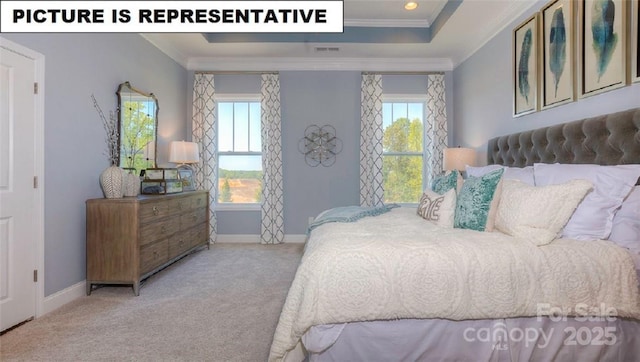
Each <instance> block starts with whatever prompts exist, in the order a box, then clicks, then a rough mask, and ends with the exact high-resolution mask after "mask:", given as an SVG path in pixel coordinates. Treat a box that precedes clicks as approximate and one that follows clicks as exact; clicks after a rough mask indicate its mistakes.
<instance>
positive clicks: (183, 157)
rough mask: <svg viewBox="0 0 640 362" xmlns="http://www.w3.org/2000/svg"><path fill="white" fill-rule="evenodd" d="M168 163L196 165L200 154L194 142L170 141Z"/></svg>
mask: <svg viewBox="0 0 640 362" xmlns="http://www.w3.org/2000/svg"><path fill="white" fill-rule="evenodd" d="M169 162H173V163H198V162H200V153H199V152H198V144H197V143H195V142H185V141H172V142H171V145H170V147H169Z"/></svg>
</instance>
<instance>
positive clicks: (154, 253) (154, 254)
mask: <svg viewBox="0 0 640 362" xmlns="http://www.w3.org/2000/svg"><path fill="white" fill-rule="evenodd" d="M153 258H154V259H158V252H157V251H155V250H154V251H153Z"/></svg>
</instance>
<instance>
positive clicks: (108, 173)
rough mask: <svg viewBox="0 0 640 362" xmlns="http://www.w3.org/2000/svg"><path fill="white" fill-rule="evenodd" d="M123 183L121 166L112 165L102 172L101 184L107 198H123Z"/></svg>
mask: <svg viewBox="0 0 640 362" xmlns="http://www.w3.org/2000/svg"><path fill="white" fill-rule="evenodd" d="M122 185H123V182H122V169H121V168H120V167H118V166H116V165H111V166H109V167H107V169H105V170H104V171H102V173H101V174H100V186H101V187H102V192H103V193H104V197H106V198H107V199H118V198H121V197H122V195H123V190H122V188H123V187H122Z"/></svg>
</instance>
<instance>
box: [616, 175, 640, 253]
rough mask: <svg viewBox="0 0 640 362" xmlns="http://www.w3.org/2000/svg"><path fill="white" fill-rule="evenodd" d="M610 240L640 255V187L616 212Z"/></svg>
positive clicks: (635, 188)
mask: <svg viewBox="0 0 640 362" xmlns="http://www.w3.org/2000/svg"><path fill="white" fill-rule="evenodd" d="M609 240H611V241H613V242H614V243H616V244H618V245H620V246H622V247H625V248H627V249H629V250H631V251H633V252H634V253H636V254H639V255H640V186H636V187H634V188H633V190H632V191H631V193H630V194H629V196H627V198H626V199H625V200H624V202H623V203H622V206H621V207H620V210H618V212H616V216H614V218H613V227H612V228H611V235H610V236H609Z"/></svg>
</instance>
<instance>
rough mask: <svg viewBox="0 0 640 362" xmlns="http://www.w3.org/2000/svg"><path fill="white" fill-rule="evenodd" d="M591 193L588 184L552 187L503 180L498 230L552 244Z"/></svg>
mask: <svg viewBox="0 0 640 362" xmlns="http://www.w3.org/2000/svg"><path fill="white" fill-rule="evenodd" d="M591 189H592V184H591V182H589V181H586V180H572V181H569V182H567V183H564V184H558V185H549V186H531V185H528V184H526V183H524V182H522V181H519V180H504V182H503V185H502V198H501V199H500V204H499V205H498V215H497V217H496V225H495V226H496V229H498V230H499V231H502V232H503V233H505V234H508V235H511V236H514V237H517V238H521V239H526V240H527V241H530V242H532V243H533V244H535V245H546V244H549V243H550V242H552V241H553V240H554V239H556V238H557V236H558V234H559V232H560V231H561V230H562V227H563V226H564V225H565V224H566V222H567V220H569V218H570V217H571V215H572V214H573V212H574V210H575V209H576V207H577V206H578V204H579V203H580V202H581V201H582V200H583V199H584V197H585V195H586V194H587V193H588V192H589V190H591Z"/></svg>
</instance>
